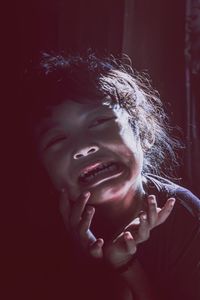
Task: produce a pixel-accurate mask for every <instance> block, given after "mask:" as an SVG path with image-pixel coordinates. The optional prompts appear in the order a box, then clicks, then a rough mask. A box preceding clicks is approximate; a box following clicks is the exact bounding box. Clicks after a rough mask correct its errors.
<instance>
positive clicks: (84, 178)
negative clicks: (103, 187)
mask: <svg viewBox="0 0 200 300" xmlns="http://www.w3.org/2000/svg"><path fill="white" fill-rule="evenodd" d="M121 172H122V167H121V166H120V164H119V163H116V162H106V163H100V164H98V165H97V166H96V167H94V168H92V169H91V170H86V171H83V172H81V174H80V175H79V177H78V181H79V183H80V184H95V183H97V182H98V183H100V182H102V181H105V180H107V179H111V178H113V177H117V176H119V175H120V174H121ZM116 175H117V176H116Z"/></svg>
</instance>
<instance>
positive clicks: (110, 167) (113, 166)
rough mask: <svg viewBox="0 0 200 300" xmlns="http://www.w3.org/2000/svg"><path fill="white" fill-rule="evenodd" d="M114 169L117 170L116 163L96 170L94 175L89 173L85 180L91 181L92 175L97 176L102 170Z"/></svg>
mask: <svg viewBox="0 0 200 300" xmlns="http://www.w3.org/2000/svg"><path fill="white" fill-rule="evenodd" d="M114 170H117V166H116V165H111V166H109V167H107V168H105V169H102V170H99V171H98V172H96V173H95V174H94V175H92V174H91V175H89V176H88V177H86V178H85V181H86V182H88V181H91V180H92V179H93V178H94V177H96V176H98V175H99V174H102V173H104V172H107V171H114Z"/></svg>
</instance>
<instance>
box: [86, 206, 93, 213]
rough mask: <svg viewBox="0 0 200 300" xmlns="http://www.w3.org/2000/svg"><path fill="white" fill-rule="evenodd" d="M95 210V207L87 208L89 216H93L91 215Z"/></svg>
mask: <svg viewBox="0 0 200 300" xmlns="http://www.w3.org/2000/svg"><path fill="white" fill-rule="evenodd" d="M93 210H94V207H93V206H88V207H87V212H88V213H89V214H91V213H92V212H93Z"/></svg>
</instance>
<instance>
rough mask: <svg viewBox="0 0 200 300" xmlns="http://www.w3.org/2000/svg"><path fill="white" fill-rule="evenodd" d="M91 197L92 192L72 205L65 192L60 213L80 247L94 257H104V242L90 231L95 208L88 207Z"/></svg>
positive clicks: (80, 197)
mask: <svg viewBox="0 0 200 300" xmlns="http://www.w3.org/2000/svg"><path fill="white" fill-rule="evenodd" d="M89 197H90V192H86V193H84V194H81V195H80V196H79V197H78V199H77V200H76V201H75V203H74V204H73V205H72V204H71V203H70V200H69V196H68V193H67V191H66V190H63V191H62V192H61V196H60V212H61V215H62V217H63V220H64V223H65V227H66V229H67V231H68V233H69V234H70V236H71V237H72V238H73V240H74V241H75V242H76V243H78V245H79V247H81V248H82V249H83V250H84V251H86V252H89V253H91V255H92V256H93V257H102V247H103V244H104V241H103V239H101V238H99V239H97V238H96V237H95V236H94V234H93V233H92V232H91V230H90V226H91V222H92V219H93V216H94V213H95V208H94V207H93V206H91V205H87V201H88V199H89Z"/></svg>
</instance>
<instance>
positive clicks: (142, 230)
mask: <svg viewBox="0 0 200 300" xmlns="http://www.w3.org/2000/svg"><path fill="white" fill-rule="evenodd" d="M139 218H140V225H139V228H138V232H137V234H136V236H135V241H136V244H139V243H142V242H144V241H146V240H147V239H148V238H149V235H150V225H149V222H148V220H147V214H146V213H145V212H143V213H141V214H140V216H139Z"/></svg>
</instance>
